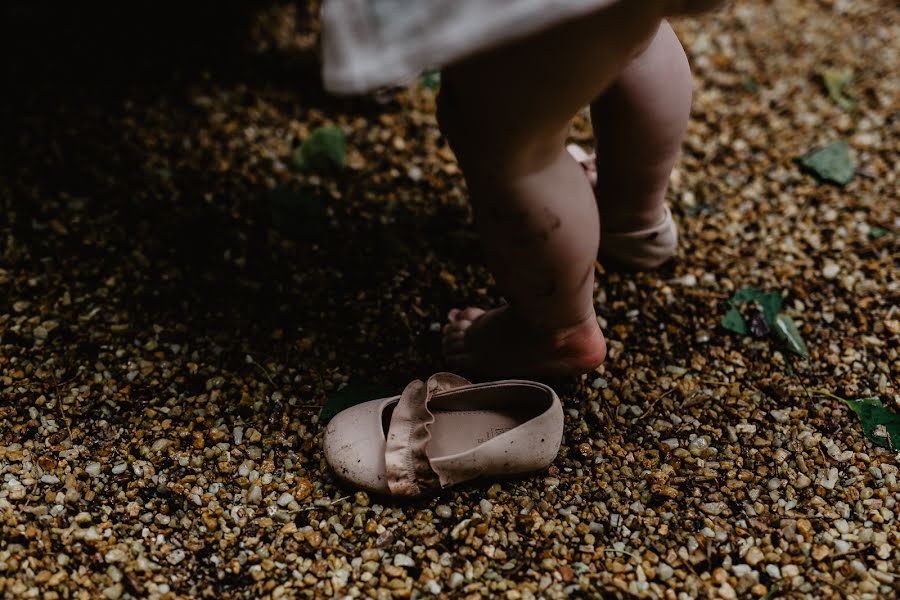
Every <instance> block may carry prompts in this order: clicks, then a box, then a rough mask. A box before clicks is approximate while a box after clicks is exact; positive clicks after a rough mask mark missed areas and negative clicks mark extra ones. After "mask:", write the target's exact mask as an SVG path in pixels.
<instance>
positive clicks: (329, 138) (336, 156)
mask: <svg viewBox="0 0 900 600" xmlns="http://www.w3.org/2000/svg"><path fill="white" fill-rule="evenodd" d="M346 145H347V142H346V137H345V136H344V131H343V130H342V129H341V128H340V127H338V126H337V125H325V126H324V127H319V128H318V129H316V130H315V131H313V132H312V133H311V134H310V135H309V137H308V138H306V139H305V140H303V143H302V144H300V145H299V146H298V147H297V149H296V150H294V152H293V154H292V155H291V163H292V164H293V167H294V169H296V170H298V171H307V170H309V171H325V170H327V169H331V168H338V169H341V168H343V167H344V160H345V154H346Z"/></svg>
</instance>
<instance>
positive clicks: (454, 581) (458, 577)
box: [450, 572, 464, 590]
mask: <svg viewBox="0 0 900 600" xmlns="http://www.w3.org/2000/svg"><path fill="white" fill-rule="evenodd" d="M463 581H464V578H463V576H462V573H459V572H457V573H453V574H452V575H451V576H450V589H451V590H455V589H456V588H458V587H459V586H461V585H462V584H463Z"/></svg>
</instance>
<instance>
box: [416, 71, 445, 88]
mask: <svg viewBox="0 0 900 600" xmlns="http://www.w3.org/2000/svg"><path fill="white" fill-rule="evenodd" d="M421 81H422V86H423V87H426V88H428V89H429V90H432V91H433V90H436V89H438V88H439V87H440V86H441V72H440V71H436V70H432V71H425V72H424V73H422V80H421Z"/></svg>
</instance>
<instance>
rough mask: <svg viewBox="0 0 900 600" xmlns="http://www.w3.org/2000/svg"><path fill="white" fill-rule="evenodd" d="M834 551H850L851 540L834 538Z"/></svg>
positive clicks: (842, 552) (840, 552) (839, 552)
mask: <svg viewBox="0 0 900 600" xmlns="http://www.w3.org/2000/svg"><path fill="white" fill-rule="evenodd" d="M834 551H835V553H837V554H846V553H847V552H849V551H850V542H847V541H844V540H834Z"/></svg>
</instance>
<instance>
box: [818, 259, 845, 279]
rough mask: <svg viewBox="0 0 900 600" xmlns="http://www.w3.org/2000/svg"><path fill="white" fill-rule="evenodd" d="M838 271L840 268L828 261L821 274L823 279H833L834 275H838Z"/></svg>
mask: <svg viewBox="0 0 900 600" xmlns="http://www.w3.org/2000/svg"><path fill="white" fill-rule="evenodd" d="M840 272H841V268H840V267H839V266H838V265H837V264H835V263H828V264H827V265H825V267H824V268H823V269H822V276H823V277H825V279H834V278H835V277H837V276H838V273H840Z"/></svg>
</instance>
